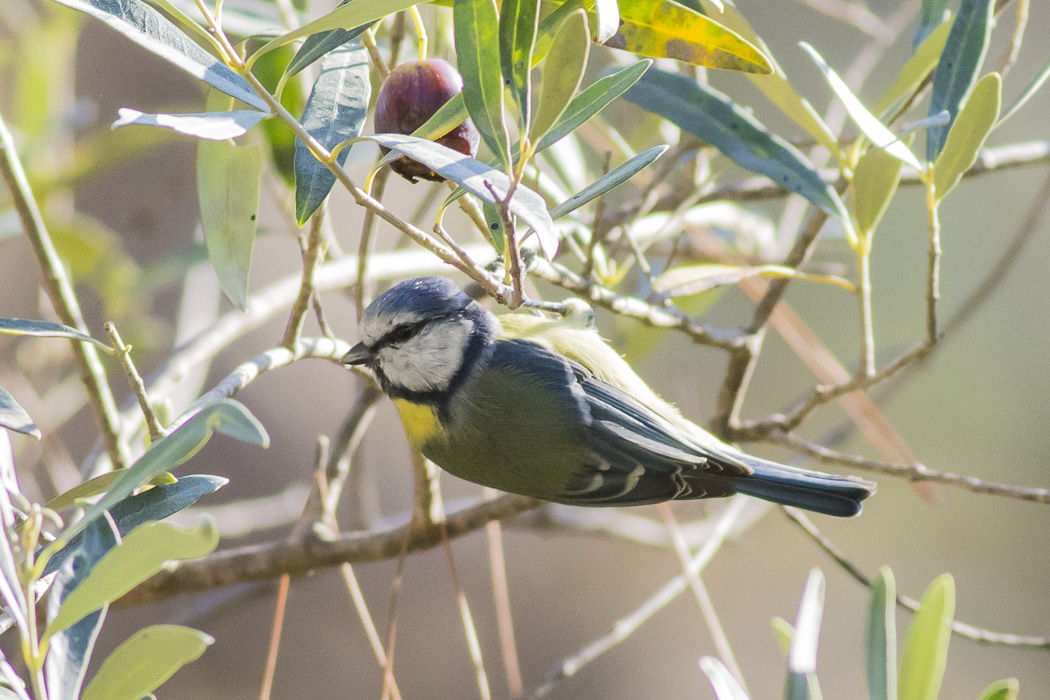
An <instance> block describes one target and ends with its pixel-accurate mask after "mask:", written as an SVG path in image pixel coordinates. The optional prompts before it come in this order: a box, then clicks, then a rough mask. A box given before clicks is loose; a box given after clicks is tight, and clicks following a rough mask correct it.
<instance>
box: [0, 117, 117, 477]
mask: <svg viewBox="0 0 1050 700" xmlns="http://www.w3.org/2000/svg"><path fill="white" fill-rule="evenodd" d="M0 178H2V179H3V182H4V184H5V185H6V186H7V190H8V191H9V192H10V193H11V200H12V203H13V204H14V207H15V211H17V212H18V217H19V219H20V220H21V222H22V229H23V230H24V231H25V234H26V237H27V238H28V239H29V242H30V244H31V245H32V246H33V252H34V253H35V254H36V259H37V263H38V264H39V265H40V274H41V278H42V279H43V283H44V289H45V290H46V291H47V296H48V299H50V301H51V306H53V307H54V309H55V313H57V314H58V318H59V320H60V321H62V323H64V324H66V325H67V326H72V327H73V328H76V329H77V330H78V331H80V332H82V333H85V334H87V333H88V328H87V324H86V323H84V317H83V315H82V314H81V313H80V304H79V303H78V302H77V296H76V292H75V291H74V289H73V285H72V284H71V283H70V281H69V277H68V275H66V268H65V266H64V265H63V264H62V260H61V259H60V258H59V257H58V252H57V251H55V246H54V244H53V243H52V242H51V236H50V235H49V234H48V232H47V226H46V225H45V224H44V217H43V216H42V215H41V213H40V208H39V207H38V206H37V202H36V199H35V198H34V197H33V191H32V189H31V188H30V187H29V180H28V178H27V177H26V173H25V170H24V169H23V168H22V162H21V160H19V158H18V152H17V151H16V150H15V142H14V138H13V137H12V136H11V132H10V131H8V129H7V124H6V123H5V122H4V119H3V115H0ZM70 342H71V343H72V344H73V358H74V359H75V360H76V364H77V371H78V372H79V373H80V380H81V381H82V382H83V383H84V388H85V389H86V390H87V395H88V402H89V403H90V404H91V410H92V411H93V412H94V414H95V420H96V421H98V425H99V431H100V432H101V433H102V439H103V442H104V444H105V446H106V453H107V454H108V455H109V459H110V462H111V463H112V464H113V466H114V467H116V468H119V467H123V466H126V464H127V462H128V451H127V445H126V444H125V443H124V442H123V441H122V440H121V439H120V418H119V416H118V414H117V405H116V402H115V401H114V400H113V394H112V393H111V392H110V389H109V384H108V383H107V382H106V371H105V369H104V368H103V367H102V362H101V361H100V360H99V356H98V351H97V350H96V349H95V346H94V345H92V344H91V343H83V342H80V341H78V340H73V341H70Z"/></svg>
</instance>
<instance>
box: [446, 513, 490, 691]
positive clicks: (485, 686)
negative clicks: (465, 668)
mask: <svg viewBox="0 0 1050 700" xmlns="http://www.w3.org/2000/svg"><path fill="white" fill-rule="evenodd" d="M439 527H440V528H441V543H442V544H443V545H444V546H445V555H446V556H447V557H448V570H449V574H450V575H451V577H452V587H453V588H454V589H455V591H456V607H457V608H458V609H459V617H460V620H462V622H463V633H464V634H465V635H466V638H467V650H468V651H469V652H470V662H471V664H473V665H474V675H475V677H476V678H477V680H478V695H479V696H480V697H481V700H492V691H491V690H489V677H488V674H487V673H486V672H485V662H484V659H483V658H482V656H481V641H480V640H479V639H478V629H477V626H476V625H475V624H474V617H473V615H471V614H470V605H469V604H468V603H467V594H466V593H464V592H463V585H462V584H461V583H460V581H459V573H458V572H457V571H456V560H455V558H454V557H453V556H452V543H451V542H449V539H448V533H446V532H445V521H444V518H442V520H441V522H440V523H439Z"/></svg>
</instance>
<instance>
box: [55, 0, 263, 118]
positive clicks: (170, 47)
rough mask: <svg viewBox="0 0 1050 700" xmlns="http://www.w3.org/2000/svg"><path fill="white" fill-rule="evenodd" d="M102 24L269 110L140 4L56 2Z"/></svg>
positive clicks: (127, 0) (123, 0)
mask: <svg viewBox="0 0 1050 700" xmlns="http://www.w3.org/2000/svg"><path fill="white" fill-rule="evenodd" d="M55 2H57V3H59V4H61V5H65V6H66V7H70V8H72V9H74V10H78V11H80V12H84V13H86V14H89V15H91V16H92V17H94V18H96V19H99V20H101V21H102V22H104V23H105V24H107V25H108V26H109V27H111V28H112V29H115V30H116V31H118V32H120V33H121V34H123V35H124V36H125V37H127V38H128V39H130V40H131V41H133V42H135V43H136V44H138V45H139V46H141V47H142V48H144V49H146V50H147V51H149V52H150V53H152V54H154V55H156V56H159V57H160V58H162V59H164V60H165V61H168V62H169V63H171V64H172V65H174V66H176V67H177V68H181V69H182V70H184V71H186V72H187V73H189V74H190V75H192V76H194V77H195V78H198V79H200V80H203V81H204V82H206V83H208V84H209V85H211V86H212V87H214V88H216V89H218V90H222V91H223V92H225V93H226V94H227V95H229V96H230V97H236V98H237V99H238V100H241V101H242V102H246V103H248V104H250V105H251V106H252V107H256V108H258V109H262V110H265V109H268V107H267V106H266V102H265V101H264V100H263V99H262V98H261V97H259V96H258V95H257V94H256V93H255V91H254V90H253V89H252V88H251V86H250V85H249V84H248V81H246V80H245V79H244V78H242V77H241V76H239V75H237V74H236V73H234V72H233V71H232V70H230V69H229V68H228V67H226V65H225V64H223V63H222V62H221V61H219V60H218V59H217V58H215V57H214V56H212V55H211V54H210V53H208V52H207V51H205V50H204V49H202V48H201V47H200V45H198V44H197V43H196V42H194V41H193V40H192V39H190V38H189V37H188V36H186V34H185V33H183V31H182V30H181V29H179V28H178V27H177V26H176V25H174V24H173V23H172V22H171V21H170V20H168V18H167V17H165V16H164V15H162V14H161V13H159V12H157V11H156V10H154V9H153V8H152V7H150V6H149V5H147V4H146V3H144V2H141V0H55Z"/></svg>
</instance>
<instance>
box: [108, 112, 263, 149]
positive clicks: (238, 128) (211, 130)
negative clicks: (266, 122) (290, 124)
mask: <svg viewBox="0 0 1050 700" xmlns="http://www.w3.org/2000/svg"><path fill="white" fill-rule="evenodd" d="M117 114H118V115H119V117H120V118H119V119H117V120H116V121H115V122H113V124H112V125H111V126H110V128H111V129H116V128H118V127H121V126H130V125H132V124H134V125H137V126H158V127H161V128H162V129H171V130H172V131H176V132H178V133H180V134H186V135H187V136H195V137H197V138H199V139H206V140H208V141H225V140H226V139H235V138H237V137H238V136H244V135H245V134H246V133H248V130H249V129H251V128H252V127H253V126H255V125H256V124H258V123H259V122H261V121H262V120H263V119H265V118H266V117H268V116H270V115H269V114H268V113H267V112H257V111H255V110H249V109H241V110H234V111H232V112H203V113H199V114H143V113H142V112H140V111H138V110H137V109H128V108H126V107H122V108H120V109H118V110H117Z"/></svg>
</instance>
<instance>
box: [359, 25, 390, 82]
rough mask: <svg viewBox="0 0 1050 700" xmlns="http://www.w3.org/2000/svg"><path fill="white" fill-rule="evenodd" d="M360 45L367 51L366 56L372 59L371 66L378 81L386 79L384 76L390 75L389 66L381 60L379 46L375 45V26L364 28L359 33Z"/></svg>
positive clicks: (381, 55)
mask: <svg viewBox="0 0 1050 700" xmlns="http://www.w3.org/2000/svg"><path fill="white" fill-rule="evenodd" d="M377 26H378V25H377ZM361 45H362V46H364V47H365V50H366V51H368V58H369V59H370V60H371V61H372V68H373V69H374V70H375V72H376V74H377V75H378V77H379V80H380V82H382V81H384V80H386V77H387V76H388V75H390V67H389V66H388V65H387V64H386V61H384V60H383V54H381V53H379V47H378V46H376V36H375V27H372V28H370V29H366V30H365V32H364V34H362V35H361Z"/></svg>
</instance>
